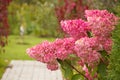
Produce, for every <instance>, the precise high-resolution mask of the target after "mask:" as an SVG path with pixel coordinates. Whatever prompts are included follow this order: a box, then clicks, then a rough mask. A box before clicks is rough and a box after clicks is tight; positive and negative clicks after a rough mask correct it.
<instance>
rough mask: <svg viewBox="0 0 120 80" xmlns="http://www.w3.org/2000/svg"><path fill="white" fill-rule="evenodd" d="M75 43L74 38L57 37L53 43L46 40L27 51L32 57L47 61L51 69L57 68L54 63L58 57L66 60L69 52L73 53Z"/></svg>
mask: <svg viewBox="0 0 120 80" xmlns="http://www.w3.org/2000/svg"><path fill="white" fill-rule="evenodd" d="M74 43H75V40H74V38H64V39H56V40H55V41H54V42H51V43H50V42H47V41H46V42H43V43H41V44H38V45H36V46H34V47H32V48H29V49H27V53H28V55H29V56H31V57H32V58H34V59H36V60H38V61H41V62H43V63H47V64H48V68H49V69H50V67H51V68H52V67H55V66H56V68H57V65H54V64H52V63H53V62H54V61H56V59H61V60H64V59H66V58H67V57H68V55H69V54H73V51H74ZM49 64H50V65H49ZM52 70H53V69H52Z"/></svg>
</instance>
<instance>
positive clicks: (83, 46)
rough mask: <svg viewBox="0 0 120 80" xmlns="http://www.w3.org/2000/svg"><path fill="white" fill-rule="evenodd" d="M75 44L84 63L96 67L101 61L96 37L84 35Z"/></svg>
mask: <svg viewBox="0 0 120 80" xmlns="http://www.w3.org/2000/svg"><path fill="white" fill-rule="evenodd" d="M75 44H76V46H75V51H76V53H77V56H78V57H80V60H81V61H82V63H84V64H85V63H87V64H88V65H89V66H91V67H94V65H95V64H97V63H98V62H99V60H100V53H99V52H97V49H98V48H99V44H97V40H96V38H89V37H84V38H81V39H79V40H77V41H76V42H75ZM98 50H99V49H98Z"/></svg>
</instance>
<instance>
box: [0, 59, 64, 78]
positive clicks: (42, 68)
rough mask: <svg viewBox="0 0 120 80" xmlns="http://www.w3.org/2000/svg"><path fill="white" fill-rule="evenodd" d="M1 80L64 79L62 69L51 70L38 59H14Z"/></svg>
mask: <svg viewBox="0 0 120 80" xmlns="http://www.w3.org/2000/svg"><path fill="white" fill-rule="evenodd" d="M1 80H63V79H62V74H61V71H60V70H57V71H50V70H48V69H47V67H46V65H45V64H43V63H41V62H38V61H29V60H25V61H23V60H12V61H11V63H10V64H9V66H8V68H7V69H6V71H5V73H4V74H3V77H2V79H1Z"/></svg>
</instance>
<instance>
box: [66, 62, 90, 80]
mask: <svg viewBox="0 0 120 80" xmlns="http://www.w3.org/2000/svg"><path fill="white" fill-rule="evenodd" d="M65 62H66V63H67V64H68V65H69V66H71V67H72V68H73V69H74V70H75V71H76V72H78V73H79V74H80V75H82V76H83V77H85V78H86V80H88V78H87V77H86V76H85V75H84V74H82V73H81V72H80V71H79V70H77V69H76V68H75V67H74V66H73V65H72V64H70V63H69V62H68V61H65Z"/></svg>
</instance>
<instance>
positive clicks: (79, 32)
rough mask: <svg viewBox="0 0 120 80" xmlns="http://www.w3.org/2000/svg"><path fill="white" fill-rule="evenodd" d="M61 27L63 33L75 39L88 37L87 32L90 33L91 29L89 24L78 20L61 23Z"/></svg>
mask: <svg viewBox="0 0 120 80" xmlns="http://www.w3.org/2000/svg"><path fill="white" fill-rule="evenodd" d="M61 27H62V29H63V31H65V32H66V33H67V34H69V35H70V36H72V37H74V38H75V39H80V38H81V37H85V36H88V35H87V31H89V27H88V24H87V22H85V21H84V20H81V19H77V20H65V21H61Z"/></svg>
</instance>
